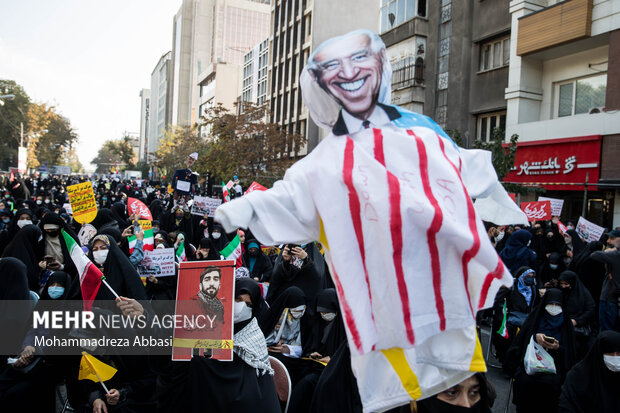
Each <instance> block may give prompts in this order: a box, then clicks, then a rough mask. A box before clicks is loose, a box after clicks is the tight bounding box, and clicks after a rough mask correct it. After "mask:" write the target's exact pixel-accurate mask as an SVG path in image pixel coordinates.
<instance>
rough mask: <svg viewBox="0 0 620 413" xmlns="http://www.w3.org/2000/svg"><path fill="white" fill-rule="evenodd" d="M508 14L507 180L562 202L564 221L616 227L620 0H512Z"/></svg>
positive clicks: (619, 221)
mask: <svg viewBox="0 0 620 413" xmlns="http://www.w3.org/2000/svg"><path fill="white" fill-rule="evenodd" d="M510 12H511V16H512V32H511V36H510V42H511V44H510V74H509V82H508V87H507V88H506V91H505V98H506V100H507V108H508V110H507V123H506V128H507V135H511V134H513V133H516V134H518V135H519V142H520V144H519V149H518V150H517V159H516V163H515V165H516V167H515V170H514V171H513V172H511V174H509V176H508V177H507V180H510V181H516V182H529V183H531V184H532V185H536V186H540V187H543V188H546V189H547V190H548V194H547V195H548V196H550V197H557V198H562V199H564V201H565V202H564V209H563V212H562V218H563V219H564V220H566V219H575V220H576V219H578V218H579V216H584V217H585V218H586V219H588V220H590V221H592V222H595V223H597V224H598V225H602V226H605V227H608V228H609V227H612V226H614V227H615V226H619V225H620V192H619V191H618V190H617V188H618V187H619V186H620V185H619V184H620V166H619V164H618V158H619V157H620V65H619V63H620V0H568V1H562V2H558V1H554V0H513V1H511V2H510ZM586 182H587V183H588V184H590V185H588V191H587V193H585V191H584V184H585V183H586Z"/></svg>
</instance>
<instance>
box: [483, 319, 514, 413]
mask: <svg viewBox="0 0 620 413" xmlns="http://www.w3.org/2000/svg"><path fill="white" fill-rule="evenodd" d="M490 337H491V328H490V327H488V326H484V325H483V326H482V328H481V332H480V344H481V345H482V351H483V353H484V356H485V357H484V358H485V360H486V362H487V378H488V379H489V381H490V382H491V384H493V387H495V391H496V393H497V399H495V404H494V405H493V413H516V409H515V405H514V404H512V395H510V396H509V393H510V380H509V379H508V378H507V377H505V376H504V375H503V374H502V368H501V364H500V363H499V361H497V359H496V358H495V357H494V356H493V346H491V348H490V349H489V340H490ZM509 398H510V400H509Z"/></svg>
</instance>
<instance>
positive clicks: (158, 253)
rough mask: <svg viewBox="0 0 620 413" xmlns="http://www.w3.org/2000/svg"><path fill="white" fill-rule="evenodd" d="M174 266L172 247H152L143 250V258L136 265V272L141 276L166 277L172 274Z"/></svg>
mask: <svg viewBox="0 0 620 413" xmlns="http://www.w3.org/2000/svg"><path fill="white" fill-rule="evenodd" d="M174 267H175V264H174V248H161V249H154V250H153V251H144V259H143V260H142V262H141V263H140V264H139V265H138V274H140V276H141V277H148V276H149V275H153V276H155V277H168V276H171V275H174Z"/></svg>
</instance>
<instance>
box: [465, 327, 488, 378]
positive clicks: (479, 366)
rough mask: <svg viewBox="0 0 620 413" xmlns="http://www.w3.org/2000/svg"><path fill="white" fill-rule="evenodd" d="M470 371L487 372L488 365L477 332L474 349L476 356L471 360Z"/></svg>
mask: <svg viewBox="0 0 620 413" xmlns="http://www.w3.org/2000/svg"><path fill="white" fill-rule="evenodd" d="M469 371H480V372H486V371H487V365H486V363H485V362H484V356H483V355H482V346H481V345H480V340H479V339H478V332H476V348H475V349H474V355H473V357H472V358H471V364H470V365H469Z"/></svg>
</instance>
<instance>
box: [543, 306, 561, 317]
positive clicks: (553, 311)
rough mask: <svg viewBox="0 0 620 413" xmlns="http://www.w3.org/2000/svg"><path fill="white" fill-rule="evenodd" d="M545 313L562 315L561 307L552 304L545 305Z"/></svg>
mask: <svg viewBox="0 0 620 413" xmlns="http://www.w3.org/2000/svg"><path fill="white" fill-rule="evenodd" d="M545 311H547V312H548V313H549V315H552V316H556V315H558V314H562V307H560V306H559V305H554V304H547V305H546V306H545Z"/></svg>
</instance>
